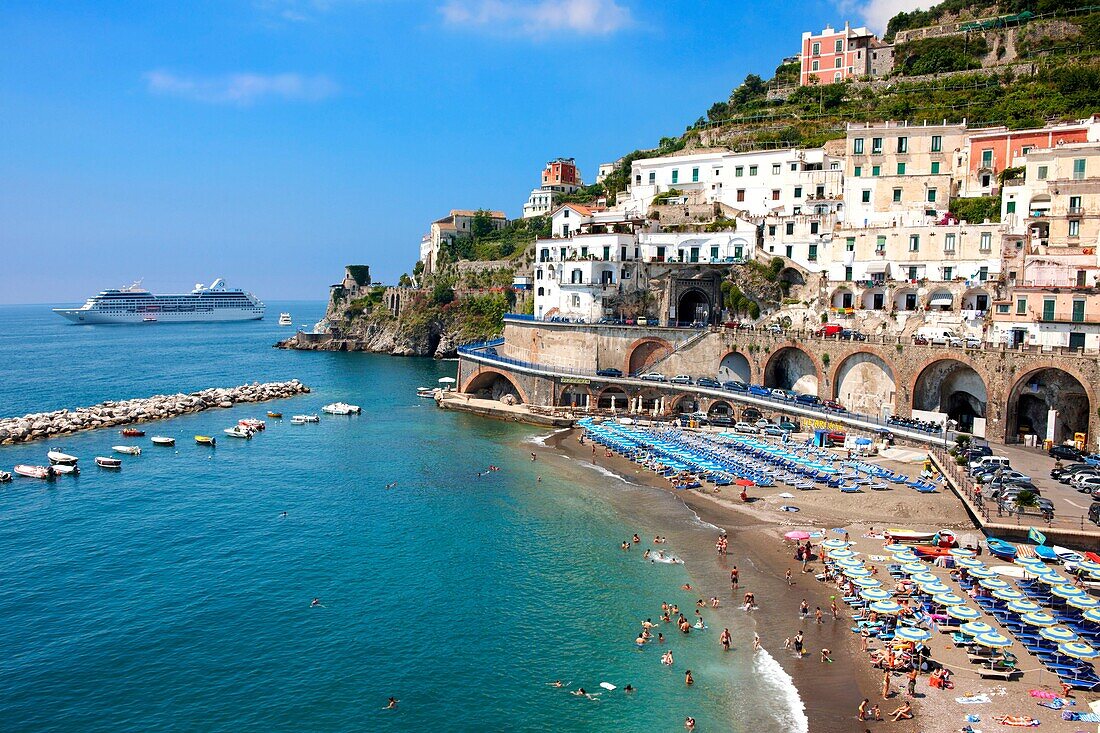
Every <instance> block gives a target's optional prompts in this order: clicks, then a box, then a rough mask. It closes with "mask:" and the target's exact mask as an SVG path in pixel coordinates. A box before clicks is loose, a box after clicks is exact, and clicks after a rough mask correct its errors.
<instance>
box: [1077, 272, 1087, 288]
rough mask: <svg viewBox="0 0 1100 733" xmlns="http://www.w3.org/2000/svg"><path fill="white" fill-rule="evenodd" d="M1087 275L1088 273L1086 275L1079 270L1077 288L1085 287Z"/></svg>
mask: <svg viewBox="0 0 1100 733" xmlns="http://www.w3.org/2000/svg"><path fill="white" fill-rule="evenodd" d="M1086 274H1087V273H1086V271H1085V270H1078V271H1077V287H1079V288H1083V287H1085V276H1086Z"/></svg>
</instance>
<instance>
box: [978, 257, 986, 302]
mask: <svg viewBox="0 0 1100 733" xmlns="http://www.w3.org/2000/svg"><path fill="white" fill-rule="evenodd" d="M988 279H989V268H988V267H986V266H985V265H982V266H981V267H979V268H978V280H980V281H981V282H983V283H984V282H985V281H986V280H988ZM981 297H983V298H984V297H985V296H984V295H983V296H981ZM982 310H985V309H984V308H982Z"/></svg>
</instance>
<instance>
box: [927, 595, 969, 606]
mask: <svg viewBox="0 0 1100 733" xmlns="http://www.w3.org/2000/svg"><path fill="white" fill-rule="evenodd" d="M932 602H933V603H936V604H938V605H941V606H961V605H963V604H964V603H966V599H965V598H960V597H959V596H958V595H956V594H954V593H938V594H936V595H934V596H932Z"/></svg>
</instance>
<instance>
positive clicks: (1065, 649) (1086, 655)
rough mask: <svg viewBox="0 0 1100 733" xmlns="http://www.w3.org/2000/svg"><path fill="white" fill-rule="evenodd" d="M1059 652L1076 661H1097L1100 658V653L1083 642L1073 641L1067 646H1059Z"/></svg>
mask: <svg viewBox="0 0 1100 733" xmlns="http://www.w3.org/2000/svg"><path fill="white" fill-rule="evenodd" d="M1058 651H1060V652H1061V653H1062V654H1065V655H1066V656H1067V657H1073V658H1074V659H1096V658H1097V657H1100V652H1098V651H1096V650H1095V649H1093V648H1092V647H1091V646H1089V645H1088V644H1086V643H1084V642H1083V641H1071V642H1069V643H1067V644H1059V645H1058Z"/></svg>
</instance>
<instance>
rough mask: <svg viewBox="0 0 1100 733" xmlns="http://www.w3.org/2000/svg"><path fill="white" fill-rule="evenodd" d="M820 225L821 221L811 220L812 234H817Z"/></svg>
mask: <svg viewBox="0 0 1100 733" xmlns="http://www.w3.org/2000/svg"><path fill="white" fill-rule="evenodd" d="M820 226H821V225H820V224H819V223H817V222H816V221H811V222H810V234H817V230H818V227H820Z"/></svg>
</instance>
